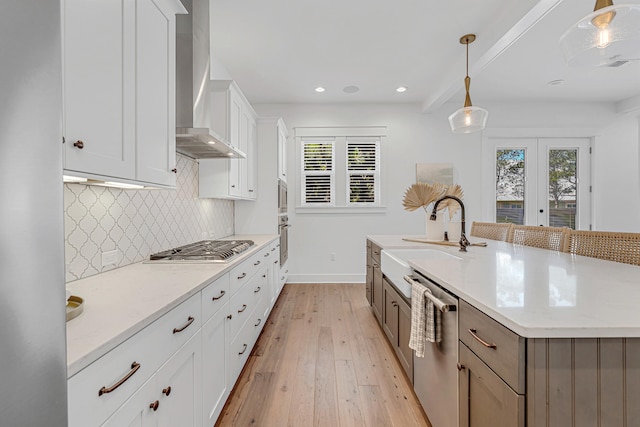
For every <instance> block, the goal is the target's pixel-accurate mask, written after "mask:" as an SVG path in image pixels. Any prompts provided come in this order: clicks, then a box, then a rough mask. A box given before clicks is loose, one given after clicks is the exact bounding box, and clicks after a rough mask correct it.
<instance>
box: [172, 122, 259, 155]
mask: <svg viewBox="0 0 640 427" xmlns="http://www.w3.org/2000/svg"><path fill="white" fill-rule="evenodd" d="M176 151H177V152H178V153H180V154H184V155H185V156H187V157H191V158H193V159H215V158H221V157H222V158H229V159H238V158H242V159H246V158H247V155H246V154H245V153H243V152H242V151H240V149H238V148H236V147H234V146H232V145H231V144H229V143H228V142H227V141H226V140H225V139H224V138H223V137H222V136H220V135H218V134H217V133H215V132H214V131H212V130H211V129H209V128H186V127H181V128H176Z"/></svg>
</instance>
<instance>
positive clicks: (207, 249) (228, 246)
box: [149, 240, 253, 263]
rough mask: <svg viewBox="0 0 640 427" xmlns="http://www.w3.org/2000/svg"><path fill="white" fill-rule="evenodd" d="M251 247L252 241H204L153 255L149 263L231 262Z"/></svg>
mask: <svg viewBox="0 0 640 427" xmlns="http://www.w3.org/2000/svg"><path fill="white" fill-rule="evenodd" d="M251 246H253V241H252V240H202V241H200V242H196V243H191V244H189V245H185V246H180V247H177V248H173V249H169V250H167V251H163V252H158V253H157V254H152V255H151V256H150V257H149V262H174V263H176V262H177V263H182V262H193V263H216V262H220V263H222V262H229V261H230V260H232V259H233V258H234V257H235V256H237V255H238V254H240V253H242V252H244V251H246V250H247V249H249V248H250V247H251Z"/></svg>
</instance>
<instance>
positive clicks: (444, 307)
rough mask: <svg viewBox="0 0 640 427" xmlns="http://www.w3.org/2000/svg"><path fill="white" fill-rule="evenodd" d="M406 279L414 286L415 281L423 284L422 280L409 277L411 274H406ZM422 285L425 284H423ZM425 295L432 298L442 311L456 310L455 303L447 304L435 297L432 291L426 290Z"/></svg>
mask: <svg viewBox="0 0 640 427" xmlns="http://www.w3.org/2000/svg"><path fill="white" fill-rule="evenodd" d="M404 280H405V281H406V282H407V283H409V284H411V286H413V284H414V283H418V284H420V285H422V283H420V282H416V281H415V280H413V279H412V278H411V277H409V276H404ZM422 286H424V285H422ZM424 296H425V297H426V298H428V299H430V300H431V302H433V304H434V305H435V306H436V307H438V310H440V311H441V312H443V313H446V312H447V311H456V306H455V305H452V304H446V303H444V302H442V301H440V300H439V299H438V298H436V297H434V296H433V294H432V293H430V292H426V293H425V294H424Z"/></svg>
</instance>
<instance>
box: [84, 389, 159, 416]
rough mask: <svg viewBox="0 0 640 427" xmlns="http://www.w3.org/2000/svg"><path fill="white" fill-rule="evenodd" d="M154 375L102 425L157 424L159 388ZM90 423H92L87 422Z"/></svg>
mask: <svg viewBox="0 0 640 427" xmlns="http://www.w3.org/2000/svg"><path fill="white" fill-rule="evenodd" d="M157 388H158V387H157V386H156V378H155V377H152V378H151V379H149V381H147V382H146V383H145V384H144V385H143V386H142V387H140V388H139V389H138V391H136V392H135V393H134V394H133V396H131V398H130V399H129V400H127V401H126V402H125V404H124V405H122V406H121V407H120V409H118V410H117V411H116V412H115V414H113V415H112V416H111V417H110V418H109V419H108V420H107V421H106V422H105V423H104V424H102V427H153V426H156V425H157V420H156V411H154V410H153V408H154V407H155V402H156V401H157V395H158V393H157V392H158V390H157ZM87 425H90V424H87Z"/></svg>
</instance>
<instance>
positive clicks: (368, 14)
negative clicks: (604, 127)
mask: <svg viewBox="0 0 640 427" xmlns="http://www.w3.org/2000/svg"><path fill="white" fill-rule="evenodd" d="M634 1H635V2H637V1H640V0H634ZM634 1H629V0H627V2H634ZM592 9H593V2H591V1H589V0H540V1H537V0H518V1H513V0H483V1H478V0H446V1H440V2H435V1H433V0H394V1H391V0H322V1H320V0H269V1H264V0H244V1H238V0H211V10H212V12H211V13H212V28H211V31H212V34H211V43H212V49H213V52H214V54H215V56H216V59H217V60H218V61H220V62H221V63H222V64H223V65H224V67H225V68H226V70H227V71H228V73H229V74H230V75H231V76H232V78H233V79H234V80H236V81H237V82H238V85H239V86H240V87H241V88H242V90H243V92H244V93H245V95H246V96H247V98H248V99H249V101H250V102H252V103H421V104H422V106H423V110H425V111H429V110H433V109H436V108H438V107H439V106H440V105H442V104H443V103H445V102H448V101H456V100H459V101H460V104H462V103H463V100H464V90H463V79H464V76H465V48H464V46H463V45H461V44H460V42H459V39H460V37H461V36H462V35H464V34H466V33H475V34H476V35H477V40H476V42H475V43H473V44H471V45H470V48H469V58H470V75H471V77H472V85H471V95H472V100H473V101H474V104H477V105H482V102H483V101H485V102H490V101H549V100H552V101H579V102H611V103H615V102H619V101H622V100H625V99H629V98H632V97H636V96H639V95H640V61H637V62H631V63H629V64H627V65H624V66H622V67H618V68H598V69H573V68H569V67H567V65H566V64H565V62H564V59H563V57H562V53H561V51H560V47H559V44H558V39H559V38H560V36H561V35H562V34H563V32H564V31H565V30H566V29H567V28H568V27H569V26H570V25H571V24H573V23H575V22H577V21H578V20H579V19H581V18H582V17H583V16H584V15H586V14H588V13H590V12H591V10H592ZM553 80H564V83H562V84H559V85H549V84H548V83H549V82H550V81H553ZM317 86H323V87H325V88H326V91H325V92H323V93H316V92H315V91H314V88H316V87H317ZM348 86H356V87H358V88H359V91H357V92H356V93H346V92H345V91H344V88H345V87H348ZM399 86H406V87H408V90H407V91H406V92H404V93H398V92H396V88H397V87H399Z"/></svg>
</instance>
